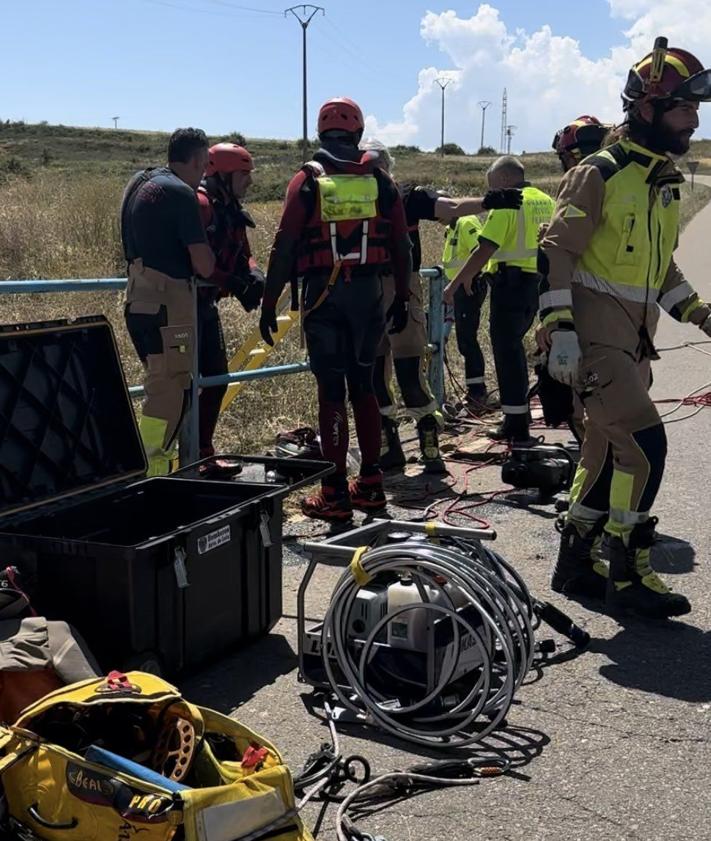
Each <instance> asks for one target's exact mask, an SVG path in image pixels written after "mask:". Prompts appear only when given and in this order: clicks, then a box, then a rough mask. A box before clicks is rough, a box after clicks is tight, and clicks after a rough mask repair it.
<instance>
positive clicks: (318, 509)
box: [301, 485, 353, 522]
mask: <svg viewBox="0 0 711 841" xmlns="http://www.w3.org/2000/svg"><path fill="white" fill-rule="evenodd" d="M301 510H302V511H303V512H304V514H305V515H306V516H307V517H312V518H313V519H315V520H328V521H331V522H345V521H346V520H350V519H351V517H353V506H352V505H351V499H350V496H349V494H348V488H347V487H334V486H332V485H322V486H321V490H320V491H319V492H318V493H315V494H313V495H312V496H307V497H305V498H304V499H302V500H301Z"/></svg>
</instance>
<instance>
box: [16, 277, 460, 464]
mask: <svg viewBox="0 0 711 841" xmlns="http://www.w3.org/2000/svg"><path fill="white" fill-rule="evenodd" d="M420 276H421V277H423V278H425V279H427V280H429V282H430V284H429V311H430V314H432V313H442V312H443V309H442V292H443V290H444V276H443V273H442V269H441V268H440V267H439V266H435V267H433V268H428V269H420ZM125 288H126V278H125V277H108V278H86V279H83V278H82V279H79V278H71V279H68V280H4V281H0V295H32V294H51V293H64V292H116V291H119V292H120V291H122V290H123V289H125ZM194 289H195V294H197V289H196V287H194ZM427 322H428V327H427V332H428V341H429V345H430V361H429V372H428V379H429V383H430V388H431V389H432V393H433V395H434V397H435V400H436V401H437V403H438V405H441V404H442V402H443V401H444V342H445V340H446V335H445V327H444V319H443V318H442V317H439V318H432V317H430V318H428V319H427ZM193 367H194V368H195V369H196V368H197V342H195V358H194V360H193ZM308 370H310V368H309V363H308V362H291V363H289V364H286V365H274V366H271V367H268V368H258V369H257V370H255V371H235V372H234V373H231V374H219V375H217V376H213V377H195V378H194V379H193V386H192V389H191V401H190V411H189V412H188V413H186V416H185V420H184V421H183V425H182V428H181V433H180V453H181V458H180V461H181V464H189V463H191V462H193V461H195V460H196V459H197V457H198V454H199V443H198V393H199V389H201V388H211V387H212V386H218V385H230V384H231V383H239V382H245V381H249V380H263V379H268V378H270V377H279V376H285V375H288V374H300V373H302V372H304V371H308ZM128 392H129V394H130V395H131V397H142V396H143V394H144V390H143V386H140V385H135V386H130V387H129V389H128Z"/></svg>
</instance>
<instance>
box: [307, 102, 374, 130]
mask: <svg viewBox="0 0 711 841" xmlns="http://www.w3.org/2000/svg"><path fill="white" fill-rule="evenodd" d="M364 128H365V120H364V119H363V112H362V111H361V110H360V108H359V106H358V105H357V104H356V103H355V102H353V100H352V99H348V98H347V97H345V96H343V97H336V98H335V99H329V100H328V101H327V102H324V104H323V105H322V106H321V109H320V110H319V112H318V123H317V126H316V130H317V132H318V133H319V134H323V133H324V132H325V131H332V130H333V129H340V130H341V131H347V132H349V133H350V134H362V133H363V129H364Z"/></svg>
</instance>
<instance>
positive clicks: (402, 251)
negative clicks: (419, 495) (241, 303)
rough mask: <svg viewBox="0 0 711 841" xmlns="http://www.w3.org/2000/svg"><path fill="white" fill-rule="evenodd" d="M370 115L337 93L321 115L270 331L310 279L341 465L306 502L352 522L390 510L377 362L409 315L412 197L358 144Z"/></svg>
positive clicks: (319, 361)
mask: <svg viewBox="0 0 711 841" xmlns="http://www.w3.org/2000/svg"><path fill="white" fill-rule="evenodd" d="M363 127H364V122H363V114H362V112H361V110H360V108H359V107H358V105H356V103H355V102H353V101H352V100H351V99H346V98H337V99H330V100H328V101H327V102H326V103H324V105H322V107H321V110H320V111H319V115H318V126H317V129H318V135H319V140H320V142H321V148H320V149H319V150H318V151H317V152H316V153H315V155H314V159H313V161H310V162H308V163H307V164H305V165H304V166H303V167H302V168H301V170H299V172H298V173H297V174H296V175H295V176H294V177H293V178H292V179H291V181H290V182H289V186H288V188H287V194H286V200H285V204H284V210H283V214H282V218H281V222H280V223H279V229H278V231H277V235H276V238H275V240H274V245H273V247H272V251H271V256H270V260H269V268H268V271H267V285H266V289H265V293H264V300H263V301H262V312H261V318H260V330H261V333H262V337H263V338H264V341H266V342H268V343H269V344H272V342H273V340H272V338H271V334H272V333H274V332H275V331H276V329H277V322H276V310H275V306H276V303H277V300H278V298H279V295H280V294H281V291H282V289H283V288H284V285H285V284H286V282H287V281H289V280H292V281H293V280H294V279H295V278H296V277H300V278H303V291H302V307H303V312H304V319H303V329H304V333H305V336H306V345H307V348H308V352H309V362H310V364H311V370H312V371H313V373H314V375H315V377H316V382H317V385H318V400H319V430H320V434H321V448H322V451H323V455H324V458H326V459H327V460H328V461H332V462H334V464H335V465H336V472H335V473H334V474H333V475H332V476H329V477H327V478H326V479H324V480H323V483H322V487H321V490H320V492H319V493H316V494H314V495H313V496H310V497H307V498H306V499H304V500H303V502H302V510H303V512H304V513H305V514H306V515H307V516H309V517H318V518H321V519H326V520H346V519H349V518H350V517H351V516H352V512H353V508H358V509H362V510H365V511H379V510H382V509H383V508H385V506H386V504H387V503H386V499H385V494H384V492H383V481H382V473H381V471H380V467H379V465H378V456H379V453H380V433H381V424H380V411H379V408H378V402H377V399H376V397H375V392H374V389H373V366H374V364H375V356H376V351H377V348H378V344H379V342H380V338H381V336H382V334H383V331H384V330H385V325H386V322H389V323H390V329H391V331H392V332H393V334H395V333H399V332H401V331H402V330H403V329H404V328H405V327H406V325H407V320H408V297H409V283H410V274H411V259H410V241H409V239H408V235H407V225H406V222H405V214H404V210H403V205H402V199H401V197H400V194H399V193H398V191H397V188H396V187H395V184H394V183H393V181H392V179H391V178H390V177H389V176H388V175H387V173H385V172H384V171H383V170H382V169H381V168H379V167H377V166H375V165H374V161H373V157H374V156H372V155H371V154H370V153H367V152H365V153H364V152H362V151H360V150H359V149H358V143H359V141H360V139H361V137H362V135H363ZM388 265H389V266H391V267H392V274H393V278H394V287H395V294H394V296H393V300H392V303H391V304H390V305H389V307H388V308H387V310H386V311H385V313H384V312H383V310H384V307H383V284H382V278H381V275H382V274H383V272H384V270H385V269H386V267H387V266H388ZM346 385H347V386H348V396H349V398H350V402H351V404H352V407H353V416H354V420H355V426H356V435H357V438H358V444H359V446H360V453H361V468H360V475H359V476H358V477H357V478H355V479H353V480H352V481H351V482H350V484H349V483H348V481H347V478H346V457H347V453H348V442H349V439H348V420H347V415H346V406H345V398H346Z"/></svg>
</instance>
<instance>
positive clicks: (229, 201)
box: [198, 143, 264, 458]
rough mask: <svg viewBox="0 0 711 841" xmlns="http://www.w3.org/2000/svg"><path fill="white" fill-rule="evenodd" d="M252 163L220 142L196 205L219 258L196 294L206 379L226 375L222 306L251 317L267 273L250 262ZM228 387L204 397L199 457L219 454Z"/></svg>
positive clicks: (234, 146)
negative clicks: (231, 300) (233, 301)
mask: <svg viewBox="0 0 711 841" xmlns="http://www.w3.org/2000/svg"><path fill="white" fill-rule="evenodd" d="M253 170H254V162H253V160H252V156H251V155H250V153H249V152H248V151H247V150H246V149H245V148H243V147H242V146H238V145H237V144H236V143H217V144H216V145H214V146H211V147H210V149H209V153H208V162H207V170H206V171H205V179H204V180H203V182H202V184H201V185H200V187H199V188H198V201H199V203H200V213H201V216H202V221H203V224H204V225H205V229H206V231H207V236H208V241H209V243H210V245H211V247H212V250H213V251H214V253H215V270H214V272H213V273H212V274H211V275H210V277H209V278H206V279H207V280H209V281H210V282H211V283H213V284H215V285H214V287H206V286H202V287H200V289H199V291H198V366H199V369H200V375H201V376H203V377H211V376H217V375H218V374H226V373H227V353H226V348H225V338H224V334H223V332H222V324H221V322H220V313H219V310H218V301H219V299H220V298H221V297H224V296H225V295H232V296H234V297H235V298H237V300H238V301H239V302H240V304H241V305H242V306H243V307H244V310H245V312H251V311H252V310H256V309H257V308H258V307H259V302H260V301H261V300H262V293H263V292H264V274H263V273H262V271H261V269H259V267H258V266H257V263H256V261H255V260H254V258H253V257H252V252H251V249H250V247H249V240H248V238H247V228H254V227H255V224H254V220H253V219H252V216H251V215H250V214H249V213H248V212H247V211H246V210H245V209H244V208H243V207H242V204H241V201H242V199H244V197H245V196H246V194H247V191H248V190H249V187H250V185H251V183H252V172H253ZM226 391H227V386H226V385H224V386H215V387H212V388H205V389H203V390H202V391H201V393H200V458H207V457H208V456H212V455H214V454H215V449H214V447H213V444H212V438H213V435H214V432H215V427H216V426H217V419H218V417H219V414H220V406H221V405H222V398H223V397H224V396H225V392H226Z"/></svg>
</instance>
